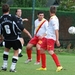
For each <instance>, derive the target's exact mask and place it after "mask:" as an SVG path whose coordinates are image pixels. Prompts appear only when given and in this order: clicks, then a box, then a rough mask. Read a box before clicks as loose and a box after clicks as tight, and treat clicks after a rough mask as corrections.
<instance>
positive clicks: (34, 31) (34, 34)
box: [34, 22, 36, 35]
mask: <svg viewBox="0 0 75 75" xmlns="http://www.w3.org/2000/svg"><path fill="white" fill-rule="evenodd" d="M35 34H36V29H35V22H34V35H35Z"/></svg>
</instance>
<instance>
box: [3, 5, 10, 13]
mask: <svg viewBox="0 0 75 75" xmlns="http://www.w3.org/2000/svg"><path fill="white" fill-rule="evenodd" d="M9 11H10V8H9V5H8V4H3V5H2V12H3V13H8V12H9Z"/></svg>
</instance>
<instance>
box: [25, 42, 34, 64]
mask: <svg viewBox="0 0 75 75" xmlns="http://www.w3.org/2000/svg"><path fill="white" fill-rule="evenodd" d="M33 46H34V45H33V44H31V43H28V44H27V46H26V53H27V57H28V58H27V60H26V61H25V63H29V62H31V60H32V47H33Z"/></svg>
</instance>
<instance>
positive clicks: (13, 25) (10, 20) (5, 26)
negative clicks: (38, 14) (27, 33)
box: [0, 14, 24, 41]
mask: <svg viewBox="0 0 75 75" xmlns="http://www.w3.org/2000/svg"><path fill="white" fill-rule="evenodd" d="M23 29H24V27H23V25H22V24H21V23H19V22H18V20H17V18H16V17H15V16H13V15H11V14H6V15H5V14H4V15H2V16H1V17H0V33H1V34H3V36H4V40H8V41H11V40H16V39H18V36H19V35H18V30H19V31H23Z"/></svg>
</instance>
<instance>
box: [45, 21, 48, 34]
mask: <svg viewBox="0 0 75 75" xmlns="http://www.w3.org/2000/svg"><path fill="white" fill-rule="evenodd" d="M45 29H46V32H45V33H46V34H47V29H48V21H46V22H45Z"/></svg>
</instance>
